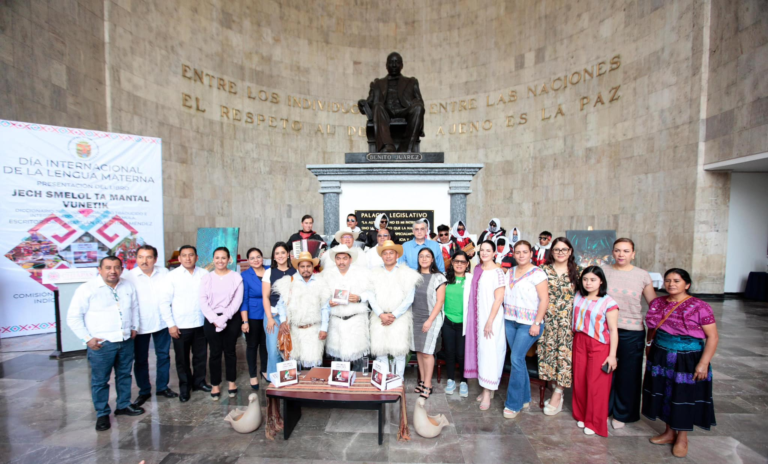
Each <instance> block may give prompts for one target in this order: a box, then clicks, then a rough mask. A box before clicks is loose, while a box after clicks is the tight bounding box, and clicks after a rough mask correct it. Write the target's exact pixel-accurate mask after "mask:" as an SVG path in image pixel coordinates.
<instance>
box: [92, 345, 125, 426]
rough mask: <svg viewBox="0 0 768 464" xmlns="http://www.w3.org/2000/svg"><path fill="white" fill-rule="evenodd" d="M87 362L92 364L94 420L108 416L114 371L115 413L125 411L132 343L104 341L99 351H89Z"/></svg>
mask: <svg viewBox="0 0 768 464" xmlns="http://www.w3.org/2000/svg"><path fill="white" fill-rule="evenodd" d="M88 362H89V363H90V364H91V397H92V398H93V407H94V408H95V409H96V416H97V417H101V416H108V415H109V414H110V413H111V412H112V410H111V409H110V408H109V376H110V374H112V368H114V369H115V388H116V389H117V409H123V408H127V407H128V405H129V404H131V381H132V376H131V368H132V367H133V340H131V339H128V340H125V341H122V342H119V343H112V342H108V341H104V342H103V344H102V345H101V348H100V349H98V350H92V349H90V348H88Z"/></svg>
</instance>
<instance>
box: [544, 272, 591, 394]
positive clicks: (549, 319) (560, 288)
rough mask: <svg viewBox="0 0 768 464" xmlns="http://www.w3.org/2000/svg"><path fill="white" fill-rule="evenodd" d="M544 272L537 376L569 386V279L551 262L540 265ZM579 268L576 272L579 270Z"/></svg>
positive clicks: (570, 343) (570, 323)
mask: <svg viewBox="0 0 768 464" xmlns="http://www.w3.org/2000/svg"><path fill="white" fill-rule="evenodd" d="M541 269H542V270H543V271H544V272H545V273H546V274H547V279H548V286H547V287H548V288H549V307H548V308H547V316H546V318H545V319H544V334H543V335H542V336H541V339H539V346H538V355H539V378H540V379H541V380H550V381H552V380H554V381H555V382H557V384H558V385H560V386H563V387H566V388H569V387H570V386H571V350H572V348H573V331H572V330H571V326H572V319H573V294H574V289H573V286H572V285H571V279H570V278H569V277H568V273H567V272H566V273H565V274H563V275H562V276H558V275H557V271H555V268H554V267H553V266H552V265H551V264H548V265H544V266H541ZM581 271H582V269H581V268H579V270H578V272H579V274H581Z"/></svg>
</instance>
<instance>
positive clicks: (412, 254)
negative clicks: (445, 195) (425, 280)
mask: <svg viewBox="0 0 768 464" xmlns="http://www.w3.org/2000/svg"><path fill="white" fill-rule="evenodd" d="M427 233H428V232H427V220H426V219H424V218H422V219H419V220H418V221H416V222H414V223H413V240H408V241H407V242H405V243H403V256H402V257H401V258H400V259H399V260H398V263H401V264H407V265H408V267H410V268H411V269H414V270H416V271H418V270H419V252H420V251H421V250H423V249H424V248H429V249H430V250H432V254H433V255H435V260H436V264H437V268H438V269H440V272H443V273H444V272H445V262H443V252H442V251H441V250H440V244H439V243H437V242H436V241H434V240H429V239H428V238H427Z"/></svg>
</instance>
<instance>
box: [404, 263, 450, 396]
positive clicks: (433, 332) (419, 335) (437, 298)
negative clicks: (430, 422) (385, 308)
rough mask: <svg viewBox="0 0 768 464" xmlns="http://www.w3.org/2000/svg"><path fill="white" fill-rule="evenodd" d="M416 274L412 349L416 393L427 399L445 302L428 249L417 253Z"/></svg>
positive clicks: (441, 277)
mask: <svg viewBox="0 0 768 464" xmlns="http://www.w3.org/2000/svg"><path fill="white" fill-rule="evenodd" d="M419 273H420V274H421V277H422V281H421V283H420V284H418V285H417V286H416V294H415V295H414V297H413V306H412V307H411V308H412V311H413V346H411V349H413V351H415V352H416V360H417V361H418V363H419V377H420V378H421V380H420V381H419V384H418V386H417V387H416V390H415V391H416V393H421V395H419V396H421V397H423V398H429V395H430V394H431V393H432V372H433V371H434V369H435V345H436V344H437V337H439V336H440V329H442V327H443V303H444V302H445V285H444V284H445V282H446V279H445V276H444V275H443V274H442V273H441V272H440V271H439V270H438V269H437V265H436V264H435V255H434V254H432V250H430V249H429V248H424V249H423V250H421V251H419Z"/></svg>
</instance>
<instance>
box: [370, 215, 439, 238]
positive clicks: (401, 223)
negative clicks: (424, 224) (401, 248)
mask: <svg viewBox="0 0 768 464" xmlns="http://www.w3.org/2000/svg"><path fill="white" fill-rule="evenodd" d="M381 213H384V214H386V215H387V217H388V218H389V224H387V228H388V229H392V230H393V231H394V232H395V234H397V237H398V238H399V239H400V243H403V242H405V241H406V240H410V239H412V238H413V223H414V222H416V221H417V220H419V219H421V218H425V219H426V220H428V221H429V231H430V232H434V230H435V227H436V226H435V212H434V211H433V210H364V209H362V210H360V209H358V210H355V215H357V226H358V227H359V228H360V230H362V231H363V232H368V231H369V230H371V229H373V221H375V220H376V216H378V215H379V214H381Z"/></svg>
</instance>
